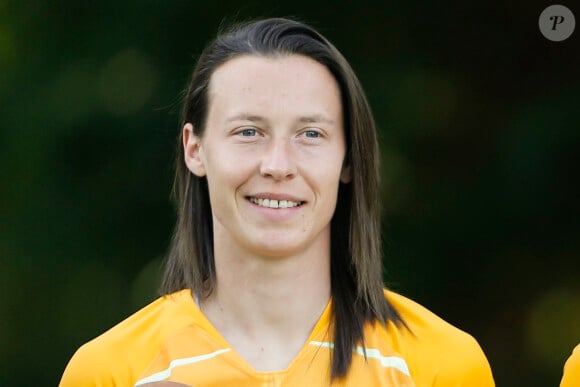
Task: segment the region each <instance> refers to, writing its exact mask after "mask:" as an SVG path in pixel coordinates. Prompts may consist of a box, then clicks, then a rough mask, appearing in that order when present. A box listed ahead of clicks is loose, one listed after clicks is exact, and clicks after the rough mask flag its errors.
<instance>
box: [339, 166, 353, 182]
mask: <svg viewBox="0 0 580 387" xmlns="http://www.w3.org/2000/svg"><path fill="white" fill-rule="evenodd" d="M351 181H352V170H351V168H350V164H346V163H344V164H343V165H342V171H340V182H341V183H343V184H347V183H350V182H351Z"/></svg>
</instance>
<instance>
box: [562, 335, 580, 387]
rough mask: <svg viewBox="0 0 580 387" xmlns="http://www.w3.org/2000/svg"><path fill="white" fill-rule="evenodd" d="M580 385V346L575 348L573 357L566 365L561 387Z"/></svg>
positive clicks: (571, 356)
mask: <svg viewBox="0 0 580 387" xmlns="http://www.w3.org/2000/svg"><path fill="white" fill-rule="evenodd" d="M578 385H580V344H579V345H578V346H576V348H574V351H573V352H572V355H570V357H569V358H568V360H566V364H565V365H564V376H563V377H562V382H561V383H560V387H572V386H578Z"/></svg>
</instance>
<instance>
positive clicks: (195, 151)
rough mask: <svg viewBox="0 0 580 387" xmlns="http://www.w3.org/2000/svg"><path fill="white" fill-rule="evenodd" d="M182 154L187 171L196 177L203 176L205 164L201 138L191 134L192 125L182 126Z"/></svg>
mask: <svg viewBox="0 0 580 387" xmlns="http://www.w3.org/2000/svg"><path fill="white" fill-rule="evenodd" d="M182 137H183V153H184V159H185V165H187V169H189V170H190V171H191V173H193V174H194V175H196V176H198V177H202V176H205V173H206V171H205V164H204V159H203V149H202V146H201V138H200V137H198V136H197V135H196V134H195V133H194V132H193V125H192V124H191V123H189V122H188V123H187V124H185V125H184V126H183V136H182Z"/></svg>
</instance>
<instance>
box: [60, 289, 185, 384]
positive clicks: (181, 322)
mask: <svg viewBox="0 0 580 387" xmlns="http://www.w3.org/2000/svg"><path fill="white" fill-rule="evenodd" d="M192 305H193V300H192V298H191V293H190V291H189V290H187V289H186V290H182V291H179V292H176V293H173V294H171V295H167V296H164V297H161V298H158V299H157V300H155V301H154V302H152V303H151V304H149V305H147V306H145V307H144V308H142V309H140V310H139V311H137V312H136V313H134V314H133V315H131V316H129V317H128V318H127V319H125V320H123V321H122V322H120V323H119V324H117V325H115V326H114V327H113V328H111V329H109V330H108V331H106V332H105V333H103V334H101V335H100V336H98V337H96V338H95V339H93V340H91V341H89V342H87V343H86V344H84V345H82V346H81V347H80V348H79V349H78V350H77V351H76V352H75V354H74V355H73V357H72V358H71V360H70V361H69V363H68V365H67V367H66V369H65V371H64V374H63V376H62V379H61V382H60V386H61V387H68V386H71V387H72V386H75V387H82V386H97V385H98V386H114V385H132V384H133V383H134V381H135V380H136V379H137V378H138V377H139V375H140V373H141V372H142V371H143V369H144V368H145V367H146V366H147V365H148V364H149V362H151V360H152V359H153V358H154V356H155V355H156V354H157V352H158V351H159V349H160V347H161V346H162V343H163V341H164V340H165V338H166V337H167V336H168V335H169V334H170V333H171V332H173V331H175V330H176V329H179V328H180V327H183V326H185V325H187V324H191V322H192V319H193V317H192V314H191V309H192V308H190V307H189V306H192Z"/></svg>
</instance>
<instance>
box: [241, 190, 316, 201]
mask: <svg viewBox="0 0 580 387" xmlns="http://www.w3.org/2000/svg"><path fill="white" fill-rule="evenodd" d="M246 198H247V199H250V198H256V199H274V200H278V201H280V200H290V201H292V202H299V203H302V204H304V203H306V200H302V199H300V198H298V197H296V196H292V195H288V194H283V193H274V192H260V193H255V194H252V195H247V196H246Z"/></svg>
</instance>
